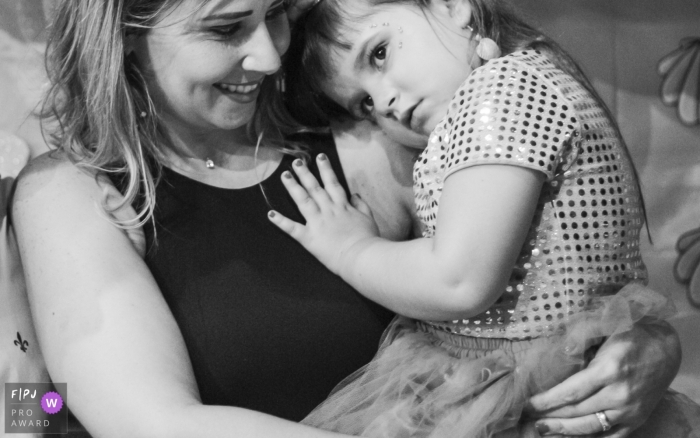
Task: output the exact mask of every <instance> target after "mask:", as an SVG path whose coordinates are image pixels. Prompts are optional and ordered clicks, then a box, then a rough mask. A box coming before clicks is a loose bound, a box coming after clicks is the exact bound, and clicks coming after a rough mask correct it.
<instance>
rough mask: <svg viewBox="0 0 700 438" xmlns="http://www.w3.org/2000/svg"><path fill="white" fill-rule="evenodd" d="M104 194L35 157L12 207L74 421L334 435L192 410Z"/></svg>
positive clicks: (148, 286) (183, 430)
mask: <svg viewBox="0 0 700 438" xmlns="http://www.w3.org/2000/svg"><path fill="white" fill-rule="evenodd" d="M109 192H112V196H113V194H114V192H115V191H114V189H113V187H110V186H109V185H108V183H105V182H104V181H102V182H101V183H98V182H97V181H96V179H95V177H94V176H92V175H88V174H87V173H85V172H82V171H80V170H78V169H77V168H76V167H75V166H73V165H72V164H71V163H70V162H68V160H67V159H65V158H60V157H59V158H54V157H51V156H48V155H44V156H42V157H40V158H38V159H37V160H35V161H34V162H32V163H31V164H30V165H29V167H27V168H26V169H25V170H24V171H23V173H22V175H21V176H20V178H19V180H18V185H17V191H16V194H15V201H14V205H13V215H14V216H13V222H14V225H15V227H16V231H17V235H18V240H19V246H20V253H21V257H22V262H23V264H24V268H25V275H26V279H27V286H28V292H29V298H30V303H31V308H32V313H33V316H34V321H35V323H36V328H37V334H38V338H39V342H40V346H41V349H42V351H43V353H44V357H45V359H46V364H47V367H48V370H49V373H50V374H51V378H52V379H53V380H54V381H55V382H66V383H67V384H68V389H69V391H70V392H69V394H70V397H69V399H68V401H69V405H70V408H71V409H72V410H73V412H74V413H75V414H76V416H77V417H78V419H79V420H80V421H81V422H82V423H83V425H84V426H85V427H86V428H87V429H88V430H89V431H90V432H91V433H92V434H93V435H94V436H100V437H103V436H105V437H111V436H114V437H124V436H129V437H141V436H149V437H159V436H163V437H179V436H182V437H191V436H232V437H239V436H240V437H246V438H247V437H274V436H280V437H294V436H299V437H301V436H303V437H330V436H335V435H334V434H331V433H328V432H324V431H321V430H316V429H312V428H309V427H304V426H301V425H298V424H295V423H293V422H289V421H285V420H281V419H278V418H274V417H271V416H269V415H265V414H261V413H257V412H253V411H249V410H245V409H238V408H233V407H222V406H204V405H202V403H201V401H200V400H199V395H198V390H197V385H196V382H195V379H194V376H193V373H192V369H191V365H190V361H189V358H188V353H187V349H186V346H185V344H184V341H183V339H182V337H181V335H180V331H179V329H178V326H177V324H176V322H175V320H174V319H173V316H172V314H171V312H170V310H169V309H168V306H167V304H166V303H165V301H164V299H163V296H162V295H161V293H160V291H159V290H158V287H157V285H156V283H155V282H154V280H153V277H152V276H151V274H150V272H149V270H148V268H147V267H146V265H145V263H144V261H143V260H142V257H141V256H140V254H139V253H138V252H137V250H136V249H135V246H134V245H133V244H132V241H131V240H130V238H129V237H128V236H127V234H126V233H124V232H123V231H121V230H119V229H118V228H116V227H115V226H114V225H113V224H112V223H110V222H109V221H108V220H106V219H105V218H104V217H103V215H102V213H101V203H102V202H104V199H105V194H106V193H109ZM121 213H122V214H124V213H125V212H121ZM132 237H133V236H132ZM132 240H138V239H132Z"/></svg>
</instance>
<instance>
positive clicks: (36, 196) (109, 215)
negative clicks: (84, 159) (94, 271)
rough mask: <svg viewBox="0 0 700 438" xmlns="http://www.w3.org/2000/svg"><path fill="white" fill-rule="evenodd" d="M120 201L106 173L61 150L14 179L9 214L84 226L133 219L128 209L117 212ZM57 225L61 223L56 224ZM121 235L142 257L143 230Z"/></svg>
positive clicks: (33, 163)
mask: <svg viewBox="0 0 700 438" xmlns="http://www.w3.org/2000/svg"><path fill="white" fill-rule="evenodd" d="M123 199H124V197H123V195H122V194H121V193H120V192H119V190H117V188H116V187H115V186H114V184H113V183H112V182H111V181H110V179H109V178H108V177H107V176H106V175H105V174H103V173H101V172H99V171H97V170H95V169H91V168H88V167H82V166H78V165H76V164H75V163H74V162H72V161H71V160H70V158H69V157H68V155H67V154H66V153H65V152H64V151H61V150H53V151H49V152H46V153H44V154H42V155H39V156H38V157H36V158H34V159H32V160H31V161H30V162H29V163H28V164H27V165H26V166H25V167H24V168H23V169H22V171H21V172H20V174H19V175H18V176H17V181H16V186H15V192H14V195H13V199H12V211H13V216H14V221H21V220H22V219H23V218H27V217H32V216H34V215H51V216H53V217H55V218H56V219H57V220H58V219H59V218H62V219H64V220H65V221H66V222H74V223H84V224H86V225H87V224H89V223H91V222H92V221H97V220H99V221H104V220H105V219H107V220H115V219H116V220H122V221H123V220H128V219H135V218H136V212H135V211H134V210H133V208H131V206H127V207H122V208H120V209H116V207H117V206H119V205H121V204H122V201H123ZM59 212H62V213H61V214H59ZM56 226H57V228H59V227H60V226H61V224H60V223H58V222H57V223H56ZM123 232H125V233H126V234H127V236H128V237H129V239H130V240H131V241H132V243H133V244H134V246H135V248H136V249H137V251H138V252H139V254H142V253H143V252H144V251H143V250H144V249H145V245H143V243H142V242H143V241H144V239H143V238H142V234H143V231H142V230H141V229H140V228H139V229H134V230H128V231H123Z"/></svg>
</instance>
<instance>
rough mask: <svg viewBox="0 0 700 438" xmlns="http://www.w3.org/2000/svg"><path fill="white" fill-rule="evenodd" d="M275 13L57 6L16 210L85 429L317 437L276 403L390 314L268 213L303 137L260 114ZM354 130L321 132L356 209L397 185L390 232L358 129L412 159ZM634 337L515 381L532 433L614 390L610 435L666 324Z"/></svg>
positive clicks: (363, 354)
mask: <svg viewBox="0 0 700 438" xmlns="http://www.w3.org/2000/svg"><path fill="white" fill-rule="evenodd" d="M300 7H302V8H303V6H300ZM284 12H285V11H284V3H283V2H282V1H281V0H208V1H204V0H119V1H114V2H104V1H102V0H65V1H63V2H62V3H61V4H60V6H59V8H58V11H57V17H56V20H55V23H54V29H53V32H54V36H53V37H52V40H51V43H50V46H49V56H50V61H51V62H50V65H51V76H52V81H53V85H54V88H53V90H52V93H51V94H50V96H49V97H50V98H49V100H48V107H47V109H48V110H49V111H50V112H53V114H54V115H55V116H56V118H57V119H58V122H60V125H59V126H60V129H57V130H55V131H54V132H55V135H56V143H57V145H58V150H57V151H56V152H54V153H53V154H49V155H45V156H43V157H41V158H39V159H38V160H36V161H34V162H33V163H32V164H31V165H30V166H29V167H28V168H27V169H26V171H25V172H24V174H23V175H22V177H21V178H20V180H19V183H18V186H17V192H16V198H15V203H14V206H13V213H14V221H15V226H16V230H17V233H18V239H19V244H20V252H21V255H22V260H23V262H24V265H25V272H26V277H27V283H28V289H29V294H30V300H31V304H32V311H33V314H34V317H35V320H36V323H37V332H38V335H39V338H40V342H41V347H42V350H43V352H44V356H45V358H46V362H47V366H48V369H49V372H50V373H51V376H52V378H53V380H54V381H57V382H67V383H68V385H69V388H70V400H69V405H70V407H71V409H72V410H73V412H74V413H75V414H76V416H77V417H78V419H79V420H80V421H81V422H82V423H83V424H84V426H85V427H86V428H87V429H88V430H89V431H90V432H91V433H92V434H94V435H96V436H142V435H149V436H169V437H171V436H193V435H194V436H197V435H215V436H229V435H230V436H284V437H290V436H297V435H298V436H305V437H313V436H319V437H321V436H332V434H329V433H327V432H324V431H320V430H314V429H310V428H307V427H303V426H300V425H298V424H295V423H293V422H292V421H289V420H298V419H301V418H302V417H304V416H305V415H306V414H307V413H308V412H309V411H310V410H311V409H312V408H313V407H314V406H315V405H316V404H317V403H319V402H320V401H322V400H323V399H324V398H325V396H326V394H327V392H329V391H330V390H331V389H332V387H333V386H334V385H335V384H336V383H338V382H339V381H340V379H342V378H343V377H344V376H346V375H347V374H349V372H351V371H353V370H354V369H356V368H357V367H358V366H359V365H361V364H363V363H364V362H366V361H368V360H369V359H370V358H371V356H372V354H373V350H374V348H376V345H377V342H378V338H379V336H380V333H381V332H382V330H383V328H384V326H385V325H386V323H387V322H388V319H389V318H390V315H388V314H387V313H386V312H385V311H384V310H383V309H380V308H378V307H376V306H374V305H372V304H371V303H369V302H367V301H365V300H363V299H362V298H360V297H359V296H358V295H357V294H355V293H354V291H352V290H351V289H349V287H348V286H347V285H344V284H342V283H341V282H340V281H339V280H338V279H337V278H336V277H334V276H332V275H331V274H330V273H328V272H327V271H326V270H325V269H323V268H322V267H321V265H319V264H318V263H317V262H315V261H314V260H313V259H312V258H311V257H310V256H308V255H307V254H305V253H304V251H303V250H302V249H301V248H300V247H298V246H297V245H296V244H295V242H293V241H291V239H288V238H286V237H285V236H283V235H282V233H281V232H279V231H277V230H275V229H274V226H273V225H271V224H269V223H268V222H267V220H266V218H265V213H266V211H267V210H268V209H269V208H270V206H272V207H274V208H275V209H276V210H278V211H280V212H282V213H284V214H288V215H292V217H298V216H295V215H296V212H295V210H294V209H293V207H292V204H291V201H290V200H289V199H288V198H286V196H282V194H283V193H284V192H283V190H284V189H283V188H282V186H281V184H280V182H279V176H280V174H281V171H282V170H283V169H286V168H287V167H288V165H289V163H291V159H292V157H293V156H294V155H299V154H300V152H299V151H295V150H288V149H282V148H281V147H280V146H279V145H280V143H279V141H278V137H276V136H275V135H274V134H273V129H272V128H275V127H274V126H270V124H269V122H267V120H266V116H267V115H268V114H269V113H268V112H256V100H264V101H265V103H266V104H270V103H271V100H270V99H274V98H275V96H276V94H275V90H274V87H275V81H274V78H272V77H271V75H273V74H274V73H275V72H276V71H277V70H278V69H279V67H280V55H281V54H283V53H284V52H285V50H286V48H287V45H288V42H289V28H288V23H287V17H286V16H285V14H284ZM52 97H53V99H52ZM271 106H272V107H274V105H271ZM364 128H365V127H363V126H353V127H342V126H341V127H338V129H337V130H336V140H337V141H338V145H339V155H340V158H341V160H342V164H343V167H344V168H345V169H346V172H347V174H348V175H349V176H350V177H351V179H350V181H349V182H350V188H351V190H353V191H357V192H359V193H360V194H361V195H362V196H363V197H366V198H367V199H368V201H370V202H371V204H372V206H376V205H378V204H377V203H376V202H374V203H372V201H376V200H377V199H383V200H392V202H384V203H383V205H382V207H383V208H381V209H377V214H379V215H380V217H381V220H380V224H381V226H382V232H383V233H384V234H385V235H387V236H391V237H392V238H395V239H401V238H407V237H408V236H409V233H410V230H411V218H410V216H408V215H406V214H405V213H406V212H407V211H410V210H411V208H410V207H409V206H408V204H406V203H403V204H402V203H401V202H399V201H398V200H400V199H404V200H405V199H410V198H406V196H405V192H401V193H396V192H394V191H389V190H392V189H402V188H403V187H404V186H403V185H402V184H401V182H400V181H399V182H398V183H397V182H395V181H396V178H395V173H392V172H390V171H389V166H388V165H387V166H384V164H385V163H387V161H386V160H385V161H382V160H377V161H376V167H369V166H368V165H367V163H368V162H367V160H366V158H367V155H366V152H363V153H362V157H361V158H360V157H359V156H357V155H355V152H356V150H355V145H356V144H357V143H355V142H356V139H358V137H357V135H354V133H356V132H360V133H361V134H360V137H359V139H360V141H362V138H363V136H364V138H367V137H368V136H371V137H372V141H370V142H369V143H368V144H369V146H365V147H374V148H375V149H373V150H374V151H375V153H377V154H378V155H382V154H385V153H391V154H398V155H400V156H401V157H402V159H404V160H410V157H408V156H407V155H405V152H402V151H401V150H400V149H399V148H398V146H396V145H391V144H388V145H387V146H386V147H387V149H384V148H381V147H379V146H377V145H381V144H384V143H386V141H385V139H384V138H383V137H382V135H381V133H377V132H376V131H375V130H367V131H364V130H363V129H364ZM353 130H354V131H353ZM261 133H263V134H264V137H263V138H262V140H260V138H259V135H260V134H261ZM276 140H277V141H276ZM311 141H312V140H309V142H311ZM313 142H314V143H313V144H311V143H308V146H309V147H312V148H314V149H324V150H325V151H327V153H328V154H329V155H331V156H332V157H335V156H336V154H335V152H334V149H333V147H332V144H331V145H329V144H328V143H329V142H328V139H320V140H313ZM387 151H389V152H387ZM391 151H393V152H391ZM336 164H337V163H336ZM370 166H371V165H370ZM403 168H405V169H409V168H410V164H406V166H405V167H403ZM395 169H396V167H395ZM360 173H361V174H360ZM159 175H160V176H161V179H160V180H158V179H157V177H158V176H159ZM376 176H379V178H375V177H376ZM365 177H366V178H365ZM154 186H155V187H157V189H154ZM409 196H410V194H409ZM49 212H50V214H49ZM630 336H632V338H633V339H619V340H614V342H608V343H606V344H605V345H604V346H603V347H602V348H601V350H600V351H599V352H598V356H597V357H596V359H594V361H593V362H592V363H591V366H590V367H589V369H588V370H586V371H584V372H582V373H580V374H578V375H576V376H574V377H572V379H570V380H569V381H567V382H565V383H564V384H562V385H560V386H558V387H556V388H554V389H553V390H552V391H550V392H549V393H547V394H543V395H541V396H538V397H536V398H534V399H533V400H532V409H533V411H534V412H535V413H540V414H542V413H544V414H547V415H548V416H549V417H553V418H550V419H548V420H543V421H541V422H540V423H539V424H540V425H541V427H540V430H543V431H544V430H546V429H549V430H550V431H552V432H557V431H561V432H562V433H567V434H587V433H594V432H597V431H599V430H600V424H599V423H598V422H597V420H596V416H595V415H593V413H594V412H596V411H599V410H610V409H618V410H620V411H622V412H623V415H621V416H620V418H623V419H624V422H621V423H620V424H618V425H616V427H617V431H618V432H620V433H621V434H626V433H628V432H629V431H630V430H631V428H633V427H637V426H638V425H639V424H640V423H641V421H643V418H644V415H645V414H646V413H647V412H650V411H651V409H652V408H653V406H654V404H655V403H656V401H657V400H658V398H659V396H660V393H661V392H663V390H665V388H666V386H667V385H668V383H669V382H670V380H671V379H672V378H673V375H675V371H676V369H677V366H678V361H679V350H678V341H677V339H676V337H675V334H674V333H673V332H672V331H669V329H668V328H667V327H660V326H655V327H643V328H639V329H638V330H636V331H634V332H633V335H630ZM647 338H649V340H648V341H647ZM638 355H642V356H641V357H642V359H640V357H639V356H638ZM642 364H647V365H646V366H645V365H642ZM629 370H635V371H638V372H636V373H632V374H631V375H628V374H626V372H627V371H629ZM652 376H653V377H654V380H651V379H650V377H652ZM638 377H640V378H641V379H638ZM659 382H660V383H659ZM612 395H614V396H612ZM554 417H556V418H554ZM558 428H561V429H558ZM620 436H622V435H620Z"/></svg>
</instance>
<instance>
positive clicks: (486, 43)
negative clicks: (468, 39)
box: [467, 26, 501, 61]
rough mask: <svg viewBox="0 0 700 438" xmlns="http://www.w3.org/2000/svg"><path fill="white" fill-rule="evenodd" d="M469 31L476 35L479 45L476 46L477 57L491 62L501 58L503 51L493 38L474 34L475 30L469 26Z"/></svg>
mask: <svg viewBox="0 0 700 438" xmlns="http://www.w3.org/2000/svg"><path fill="white" fill-rule="evenodd" d="M467 29H468V30H469V31H471V33H472V35H474V39H475V40H476V42H477V43H478V44H477V45H476V55H477V56H478V57H479V58H481V59H483V60H484V61H489V60H491V59H495V58H498V57H500V56H501V49H500V48H499V47H498V44H496V42H495V41H494V40H492V39H491V38H484V37H482V36H481V35H479V34H477V33H476V32H474V29H473V28H472V27H471V26H467Z"/></svg>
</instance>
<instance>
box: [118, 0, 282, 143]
mask: <svg viewBox="0 0 700 438" xmlns="http://www.w3.org/2000/svg"><path fill="white" fill-rule="evenodd" d="M283 3H284V2H283V0H210V1H207V2H204V3H203V2H202V1H201V0H182V1H181V2H179V3H177V4H176V6H174V7H172V8H171V9H170V10H168V11H166V12H163V17H162V18H161V19H160V20H159V22H158V23H157V24H156V25H155V28H154V29H152V30H150V31H149V32H148V33H146V34H145V35H144V36H141V37H138V38H137V39H136V40H134V41H131V42H130V43H131V44H133V46H132V48H133V50H134V52H135V54H136V56H137V59H138V61H139V66H140V68H141V71H142V72H143V74H144V76H145V78H146V84H147V87H148V91H149V94H150V96H151V99H153V101H154V103H155V105H156V107H157V109H158V111H159V116H161V117H162V119H163V120H164V121H165V123H166V126H168V127H170V128H173V127H175V128H176V129H178V130H182V129H189V130H191V131H192V132H206V131H209V130H212V129H223V130H230V129H236V128H239V127H241V126H244V125H245V124H246V123H247V122H248V121H249V120H250V119H251V118H252V116H253V113H254V111H255V105H256V98H257V97H258V94H259V91H260V84H261V83H262V81H263V79H264V78H265V76H267V75H269V74H272V73H274V72H275V71H277V69H278V68H279V67H280V55H282V54H283V53H284V52H285V51H286V50H287V47H288V45H289V26H288V23H287V17H286V14H285V9H284V4H283Z"/></svg>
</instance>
